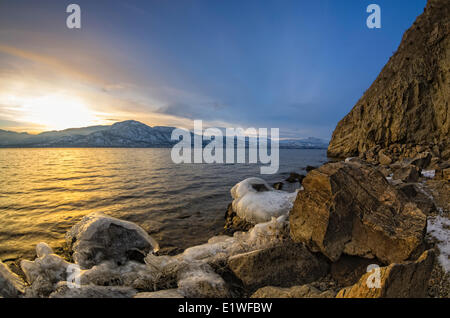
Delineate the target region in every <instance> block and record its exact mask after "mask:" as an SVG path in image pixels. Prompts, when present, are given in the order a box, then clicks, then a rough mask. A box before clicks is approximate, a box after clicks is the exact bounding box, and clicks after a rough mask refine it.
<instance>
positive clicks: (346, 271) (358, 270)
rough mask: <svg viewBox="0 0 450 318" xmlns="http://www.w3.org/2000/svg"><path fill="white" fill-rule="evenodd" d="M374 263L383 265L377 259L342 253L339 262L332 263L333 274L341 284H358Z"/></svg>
mask: <svg viewBox="0 0 450 318" xmlns="http://www.w3.org/2000/svg"><path fill="white" fill-rule="evenodd" d="M372 264H377V265H382V264H381V262H380V261H377V260H373V259H367V258H362V257H357V256H348V255H342V256H341V258H340V259H339V260H338V261H337V262H334V263H332V264H331V276H332V277H333V279H334V280H335V281H336V282H337V283H338V284H339V285H340V286H343V287H345V286H350V285H353V284H356V283H357V282H358V280H359V279H360V278H361V276H362V275H364V274H365V273H366V272H367V267H368V266H369V265H372Z"/></svg>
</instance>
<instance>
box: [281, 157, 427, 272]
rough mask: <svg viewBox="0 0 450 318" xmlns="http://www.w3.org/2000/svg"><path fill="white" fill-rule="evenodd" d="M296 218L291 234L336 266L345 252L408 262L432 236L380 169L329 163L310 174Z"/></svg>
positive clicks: (297, 203) (292, 218)
mask: <svg viewBox="0 0 450 318" xmlns="http://www.w3.org/2000/svg"><path fill="white" fill-rule="evenodd" d="M303 186H304V191H300V192H299V193H298V196H297V199H296V201H295V203H294V207H293V209H292V211H291V213H290V216H289V221H290V233H291V237H292V239H293V240H294V241H295V242H303V243H305V244H306V245H307V246H308V247H309V248H310V249H311V250H312V251H314V252H321V253H322V254H324V255H325V256H326V257H328V258H329V259H330V260H331V261H333V262H334V261H337V260H338V259H339V257H340V256H341V254H342V253H345V254H348V255H355V256H361V257H365V258H374V257H376V258H378V259H379V260H380V261H382V262H385V263H388V264H389V263H393V262H400V261H403V260H406V259H408V258H409V257H410V256H411V255H412V254H413V252H414V251H415V250H416V249H418V248H419V247H420V246H421V245H422V243H423V239H424V235H425V231H426V216H425V215H424V213H423V212H422V211H421V210H420V209H419V208H417V206H416V205H415V204H414V203H411V202H410V201H409V200H408V199H407V197H406V196H405V195H404V194H403V193H401V192H399V191H398V190H396V189H395V188H394V187H393V186H391V185H390V184H389V183H388V182H387V180H386V178H385V177H384V176H383V175H382V174H381V173H380V172H378V171H377V170H376V169H374V168H372V167H369V166H366V165H360V164H358V165H356V164H352V163H344V162H338V163H329V164H325V165H323V166H321V167H320V168H319V169H317V170H314V171H312V172H310V173H309V174H308V176H307V177H306V178H305V179H304V180H303Z"/></svg>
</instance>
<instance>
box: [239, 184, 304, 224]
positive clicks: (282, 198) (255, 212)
mask: <svg viewBox="0 0 450 318" xmlns="http://www.w3.org/2000/svg"><path fill="white" fill-rule="evenodd" d="M297 192H298V191H295V192H292V193H289V192H284V191H278V190H275V189H273V188H272V187H271V186H269V185H268V184H267V182H265V181H264V180H263V179H260V178H248V179H245V180H243V181H241V182H239V183H238V184H236V185H235V186H234V187H233V188H232V189H231V196H232V197H233V203H232V206H233V210H234V211H236V214H237V215H238V216H239V217H240V218H242V219H244V220H246V221H248V222H251V223H253V224H257V223H262V222H267V221H269V220H270V219H271V218H272V217H278V216H281V215H287V214H288V213H289V211H290V210H291V208H292V206H293V203H294V201H295V198H296V197H297Z"/></svg>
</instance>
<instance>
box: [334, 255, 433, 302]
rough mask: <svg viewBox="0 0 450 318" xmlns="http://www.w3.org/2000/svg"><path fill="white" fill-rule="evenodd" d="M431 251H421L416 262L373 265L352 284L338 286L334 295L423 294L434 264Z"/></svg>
mask: <svg viewBox="0 0 450 318" xmlns="http://www.w3.org/2000/svg"><path fill="white" fill-rule="evenodd" d="M434 257H435V255H434V252H433V251H432V250H429V251H426V252H424V253H423V254H422V255H421V256H420V258H419V259H418V260H417V261H413V262H406V263H401V264H391V265H389V266H387V267H380V268H378V269H376V268H374V269H373V270H372V271H371V272H368V273H366V274H365V275H363V276H362V277H361V279H360V280H359V281H358V282H357V283H356V284H355V285H353V286H350V287H346V288H344V289H341V290H340V291H339V293H338V295H337V296H336V297H337V298H420V297H425V296H426V292H427V288H428V281H429V279H430V275H431V271H432V269H433V263H434Z"/></svg>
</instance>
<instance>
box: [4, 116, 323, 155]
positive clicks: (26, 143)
mask: <svg viewBox="0 0 450 318" xmlns="http://www.w3.org/2000/svg"><path fill="white" fill-rule="evenodd" d="M174 129H175V127H166V126H155V127H150V126H147V125H145V124H143V123H141V122H138V121H135V120H127V121H122V122H117V123H115V124H113V125H107V126H106V125H105V126H90V127H84V128H69V129H65V130H61V131H48V132H43V133H40V134H37V135H32V134H29V133H17V132H12V131H6V130H0V147H2V148H6V147H55V148H56V147H87V148H88V147H123V148H139V147H142V148H164V147H171V146H173V145H174V144H176V143H177V142H178V141H173V140H171V134H172V131H173V130H174ZM205 143H207V142H205ZM327 147H328V142H327V141H326V140H323V139H319V138H312V137H310V138H305V139H289V140H280V148H292V149H326V148H327Z"/></svg>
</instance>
